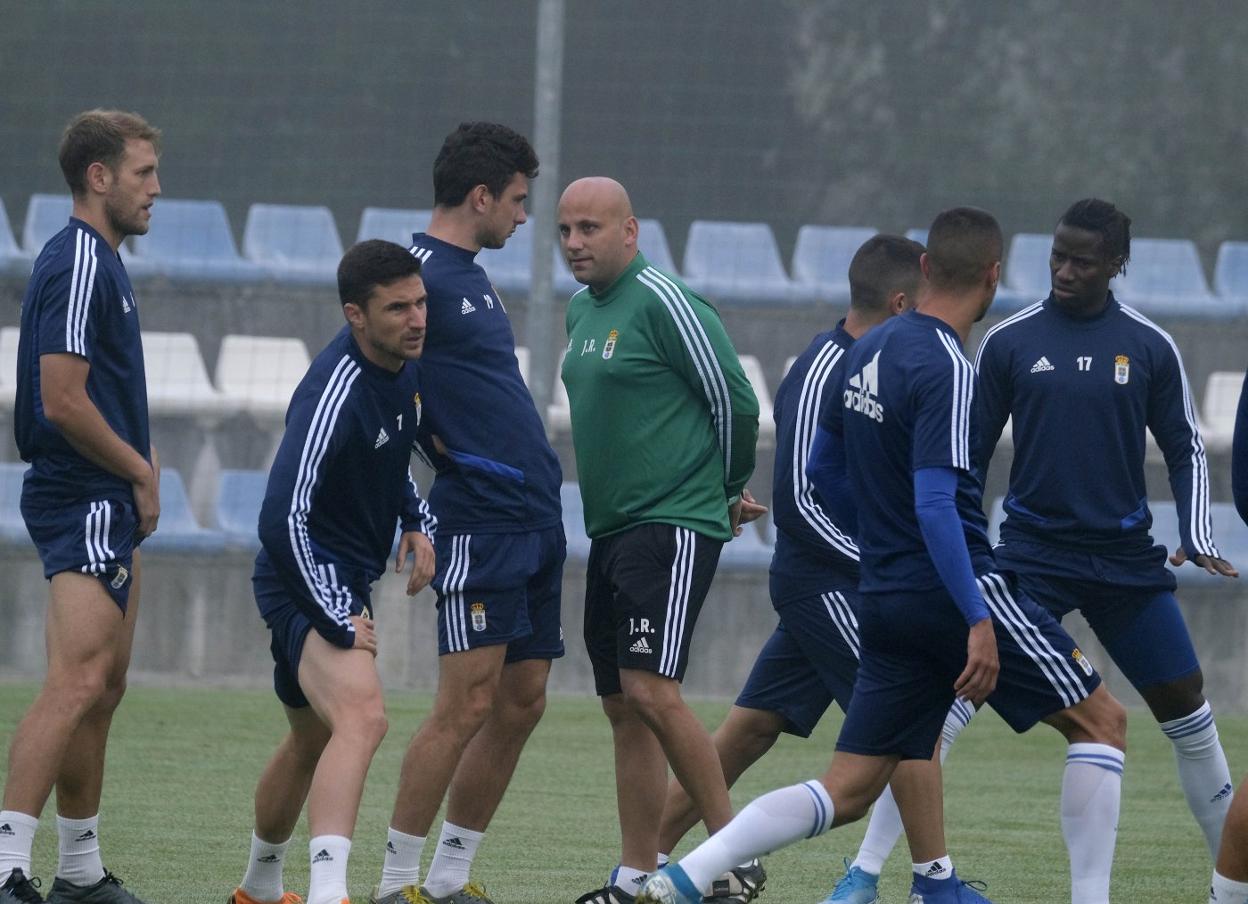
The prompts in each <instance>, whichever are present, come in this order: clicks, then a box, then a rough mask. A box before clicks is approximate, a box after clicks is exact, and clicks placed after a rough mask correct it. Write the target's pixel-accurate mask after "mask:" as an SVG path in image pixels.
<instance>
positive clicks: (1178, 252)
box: [1111, 239, 1243, 319]
mask: <svg viewBox="0 0 1248 904" xmlns="http://www.w3.org/2000/svg"><path fill="white" fill-rule="evenodd" d="M1111 287H1112V288H1113V290H1114V294H1115V295H1116V296H1117V297H1118V298H1119V299H1120V300H1121V301H1123V302H1125V303H1126V304H1129V305H1131V306H1132V307H1133V308H1136V309H1137V310H1139V311H1140V312H1141V313H1143V314H1145V315H1147V316H1149V317H1176V318H1177V317H1203V318H1211V319H1230V318H1233V317H1236V316H1238V315H1239V314H1240V313H1241V312H1242V310H1243V305H1242V304H1241V303H1239V302H1236V301H1232V300H1230V299H1226V298H1219V297H1218V296H1216V295H1213V294H1212V293H1211V292H1210V291H1209V286H1208V284H1207V283H1206V282H1205V272H1204V269H1203V268H1202V267H1201V263H1200V254H1199V253H1198V252H1197V251H1196V245H1195V244H1193V243H1192V242H1190V241H1188V240H1187V239H1132V240H1131V261H1130V262H1129V263H1128V264H1127V272H1126V275H1125V276H1119V277H1115V279H1114V280H1113V282H1112V283H1111Z"/></svg>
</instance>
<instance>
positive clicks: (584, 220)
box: [559, 176, 637, 294]
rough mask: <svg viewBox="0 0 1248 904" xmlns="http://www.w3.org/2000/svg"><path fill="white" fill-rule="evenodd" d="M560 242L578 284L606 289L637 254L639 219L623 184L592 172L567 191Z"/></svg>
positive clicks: (596, 290)
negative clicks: (591, 174) (634, 213)
mask: <svg viewBox="0 0 1248 904" xmlns="http://www.w3.org/2000/svg"><path fill="white" fill-rule="evenodd" d="M559 246H560V248H561V249H562V251H563V256H564V259H565V260H566V261H567V262H568V266H569V267H570V268H571V270H572V275H573V276H574V277H575V278H576V281H577V282H580V283H584V284H585V285H587V286H589V288H590V289H591V290H592V291H593V292H594V293H596V294H597V293H601V292H603V291H605V290H606V289H608V288H609V287H610V286H611V284H612V283H614V282H615V281H616V280H617V279H618V278H619V276H620V274H621V273H623V272H624V271H625V270H627V269H628V266H629V264H631V263H632V262H633V258H634V257H636V256H637V219H636V218H635V217H634V216H633V205H632V202H631V201H629V200H628V192H627V191H625V190H624V186H623V185H621V184H620V183H618V182H616V181H615V180H614V179H609V178H607V177H606V176H589V177H587V178H584V179H577V180H576V181H575V182H573V183H572V184H571V185H569V186H568V187H567V188H566V189H564V191H563V197H561V198H560V199H559Z"/></svg>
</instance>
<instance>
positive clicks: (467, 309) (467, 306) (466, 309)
mask: <svg viewBox="0 0 1248 904" xmlns="http://www.w3.org/2000/svg"><path fill="white" fill-rule="evenodd" d="M475 310H476V308H474V307H473V306H472V302H471V301H469V300H468V299H467V298H465V299H464V303H463V304H462V305H460V306H459V313H461V314H471V313H472V312H473V311H475Z"/></svg>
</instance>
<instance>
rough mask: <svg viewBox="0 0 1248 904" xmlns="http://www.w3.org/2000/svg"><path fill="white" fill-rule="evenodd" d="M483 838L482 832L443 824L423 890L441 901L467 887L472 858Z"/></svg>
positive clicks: (451, 823)
mask: <svg viewBox="0 0 1248 904" xmlns="http://www.w3.org/2000/svg"><path fill="white" fill-rule="evenodd" d="M484 835H485V833H484V832H474V831H473V830H472V829H465V828H463V827H462V826H457V825H455V824H454V823H453V822H446V821H444V822H443V823H442V834H441V836H439V838H438V848H437V850H436V851H434V852H433V862H432V863H430V864H429V875H428V876H427V877H426V878H425V888H426V889H428V891H429V893H430V894H431V895H433V896H434V897H435V898H441V897H443V896H445V895H451V894H454V893H455V892H457V891H459V890H460V889H461V888H463V887H464V886H465V885H467V884H468V871H469V870H471V869H472V858H473V857H475V856H477V845H479V844H480V843H481V838H482V837H483V836H484Z"/></svg>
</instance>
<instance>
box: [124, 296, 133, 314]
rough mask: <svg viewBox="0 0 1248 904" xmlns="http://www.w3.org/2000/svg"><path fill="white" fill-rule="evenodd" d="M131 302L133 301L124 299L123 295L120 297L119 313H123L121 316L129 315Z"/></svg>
mask: <svg viewBox="0 0 1248 904" xmlns="http://www.w3.org/2000/svg"><path fill="white" fill-rule="evenodd" d="M132 300H133V299H127V298H126V296H124V295H123V296H121V313H123V314H129V313H130V306H131V301H132Z"/></svg>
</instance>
